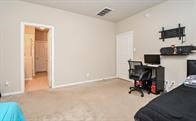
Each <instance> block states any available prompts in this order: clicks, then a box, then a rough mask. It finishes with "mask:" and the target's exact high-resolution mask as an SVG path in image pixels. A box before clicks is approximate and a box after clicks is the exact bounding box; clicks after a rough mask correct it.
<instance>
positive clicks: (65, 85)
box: [54, 76, 117, 88]
mask: <svg viewBox="0 0 196 121" xmlns="http://www.w3.org/2000/svg"><path fill="white" fill-rule="evenodd" d="M114 78H117V77H116V76H112V77H106V78H101V79H94V80H87V81H81V82H74V83H68V84H62V85H57V86H55V87H54V88H60V87H67V86H73V85H79V84H85V83H90V82H96V81H103V80H108V79H114Z"/></svg>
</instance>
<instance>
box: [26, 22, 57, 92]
mask: <svg viewBox="0 0 196 121" xmlns="http://www.w3.org/2000/svg"><path fill="white" fill-rule="evenodd" d="M22 28H23V32H22V33H23V35H22V36H23V47H24V48H23V52H24V53H23V62H24V63H23V65H24V68H23V69H24V70H23V71H22V72H23V74H24V75H23V77H24V78H23V79H22V82H23V86H24V89H23V91H25V92H29V91H36V90H43V89H49V88H52V87H53V81H54V80H53V71H52V70H53V61H52V60H53V54H52V52H53V51H52V50H53V49H52V42H53V34H52V33H53V27H49V26H44V25H37V24H28V23H27V24H23V26H22Z"/></svg>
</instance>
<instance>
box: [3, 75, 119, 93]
mask: <svg viewBox="0 0 196 121" xmlns="http://www.w3.org/2000/svg"><path fill="white" fill-rule="evenodd" d="M114 78H117V77H116V76H112V77H106V78H101V79H95V80H87V81H82V82H74V83H68V84H62V85H57V86H55V87H54V88H60V87H67V86H73V85H79V84H85V83H90V82H96V81H103V80H108V79H114ZM17 94H23V92H22V91H18V92H9V93H2V96H11V95H17Z"/></svg>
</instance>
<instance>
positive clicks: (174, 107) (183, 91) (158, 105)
mask: <svg viewBox="0 0 196 121" xmlns="http://www.w3.org/2000/svg"><path fill="white" fill-rule="evenodd" d="M134 118H135V121H196V88H191V87H187V86H184V85H181V86H179V87H177V88H176V89H174V90H172V91H170V92H168V93H165V94H163V95H161V96H159V97H157V98H155V99H153V100H152V101H151V102H149V103H148V104H147V105H146V106H144V107H143V108H141V109H140V110H139V111H138V112H137V113H136V114H135V116H134Z"/></svg>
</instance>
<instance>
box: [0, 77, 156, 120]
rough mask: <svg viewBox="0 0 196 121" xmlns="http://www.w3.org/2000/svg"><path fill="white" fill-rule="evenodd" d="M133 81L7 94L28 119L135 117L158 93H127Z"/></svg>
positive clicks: (107, 82)
mask: <svg viewBox="0 0 196 121" xmlns="http://www.w3.org/2000/svg"><path fill="white" fill-rule="evenodd" d="M130 85H131V82H128V81H124V80H120V79H112V80H104V81H99V82H92V83H88V84H81V85H75V86H70V87H65V88H58V89H50V90H42V91H35V92H28V93H25V94H24V95H16V96H8V97H3V98H1V101H3V102H4V101H15V102H18V103H19V104H20V106H21V107H22V110H23V112H24V115H25V117H26V118H27V120H28V121H134V120H133V116H134V114H135V112H136V111H137V110H138V109H140V108H141V107H142V106H144V105H145V104H146V103H148V102H149V101H150V100H152V99H153V98H155V97H156V96H155V95H153V94H150V95H148V94H146V93H145V95H144V97H143V98H142V97H140V94H139V93H138V92H133V93H132V94H128V91H129V86H130Z"/></svg>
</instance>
